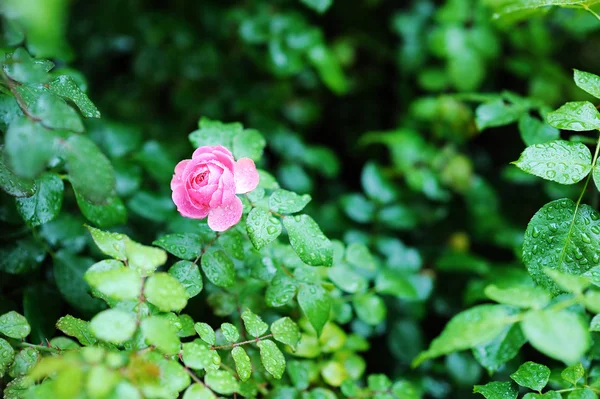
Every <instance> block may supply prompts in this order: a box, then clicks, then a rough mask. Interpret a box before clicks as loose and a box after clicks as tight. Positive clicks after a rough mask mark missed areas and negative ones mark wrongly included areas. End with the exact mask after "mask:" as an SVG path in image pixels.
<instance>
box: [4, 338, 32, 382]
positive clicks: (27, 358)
mask: <svg viewBox="0 0 600 399" xmlns="http://www.w3.org/2000/svg"><path fill="white" fill-rule="evenodd" d="M0 346H1V345H0ZM1 357H2V355H1V354H0V358H1ZM40 358H41V355H40V352H38V351H37V349H35V348H31V347H28V348H25V349H22V350H20V351H19V352H18V353H17V355H16V356H15V360H14V363H13V364H12V366H11V367H10V371H9V374H10V376H11V377H13V378H16V377H22V376H24V375H25V374H27V373H28V372H29V371H30V370H31V369H32V368H33V366H35V364H36V363H37V362H38V360H40ZM0 375H2V360H0Z"/></svg>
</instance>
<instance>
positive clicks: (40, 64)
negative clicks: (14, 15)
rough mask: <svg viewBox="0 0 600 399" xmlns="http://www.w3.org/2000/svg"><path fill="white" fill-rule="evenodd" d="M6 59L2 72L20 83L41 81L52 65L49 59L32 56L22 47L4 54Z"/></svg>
mask: <svg viewBox="0 0 600 399" xmlns="http://www.w3.org/2000/svg"><path fill="white" fill-rule="evenodd" d="M4 21H6V20H4ZM6 60H7V62H6V63H5V64H4V65H3V70H4V72H5V73H6V74H7V75H8V76H9V77H10V78H11V79H13V80H16V81H17V82H22V83H38V82H41V81H43V80H44V79H45V77H46V75H47V73H48V71H49V70H51V69H52V68H53V67H54V64H53V63H52V62H51V61H48V60H41V59H34V58H32V57H31V56H30V55H29V53H28V52H27V50H25V49H24V48H23V47H20V48H18V49H16V50H15V51H14V53H8V54H6Z"/></svg>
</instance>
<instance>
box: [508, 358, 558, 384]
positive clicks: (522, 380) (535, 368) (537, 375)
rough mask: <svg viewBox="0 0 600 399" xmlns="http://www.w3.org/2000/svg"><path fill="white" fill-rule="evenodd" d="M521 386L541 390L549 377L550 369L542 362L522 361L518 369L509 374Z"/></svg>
mask: <svg viewBox="0 0 600 399" xmlns="http://www.w3.org/2000/svg"><path fill="white" fill-rule="evenodd" d="M510 378H512V379H513V380H514V381H515V382H516V383H517V384H519V385H520V386H522V387H526V388H529V389H532V390H534V391H541V390H542V389H543V388H544V387H545V386H546V384H547V383H548V379H549V378H550V369H549V368H548V367H546V366H544V365H543V364H537V363H534V362H527V363H523V364H522V365H521V366H519V369H518V370H517V371H515V372H514V373H512V374H511V375H510Z"/></svg>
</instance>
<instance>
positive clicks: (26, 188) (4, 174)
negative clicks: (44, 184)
mask: <svg viewBox="0 0 600 399" xmlns="http://www.w3.org/2000/svg"><path fill="white" fill-rule="evenodd" d="M3 158H4V154H3V153H2V152H0V188H2V190H4V192H6V193H7V194H8V195H12V196H13V197H30V196H32V195H33V194H34V193H35V191H36V187H35V184H34V183H33V182H32V181H29V180H27V179H23V178H21V177H19V176H17V175H15V174H14V173H13V172H12V171H11V170H10V169H9V168H8V167H7V166H6V164H5V162H4V159H3ZM19 170H22V169H19Z"/></svg>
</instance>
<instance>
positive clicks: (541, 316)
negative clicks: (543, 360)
mask: <svg viewBox="0 0 600 399" xmlns="http://www.w3.org/2000/svg"><path fill="white" fill-rule="evenodd" d="M521 327H522V328H523V333H524V334H525V336H526V337H527V339H528V340H529V343H530V344H531V345H532V346H533V347H534V348H536V349H537V350H538V351H540V352H542V353H543V354H545V355H547V356H549V357H551V358H553V359H557V360H561V361H563V362H565V363H566V364H573V363H575V362H577V361H579V359H580V358H581V356H583V355H584V354H585V352H586V351H587V350H588V348H589V347H590V333H589V332H588V328H587V325H586V324H585V322H584V321H583V320H582V318H581V317H580V316H579V315H577V314H575V313H571V312H568V311H560V312H554V311H551V310H539V311H530V312H528V313H527V314H526V315H525V318H524V319H523V322H522V323H521Z"/></svg>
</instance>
